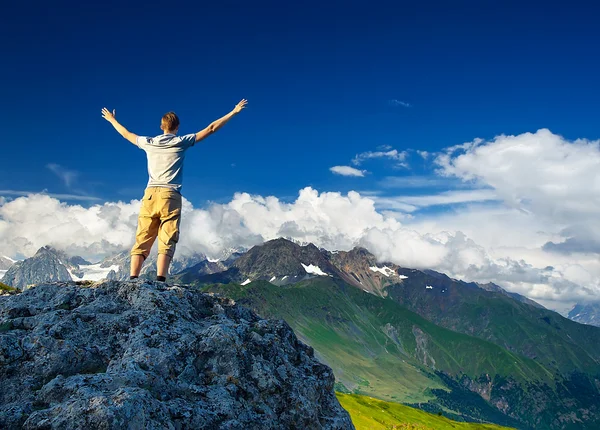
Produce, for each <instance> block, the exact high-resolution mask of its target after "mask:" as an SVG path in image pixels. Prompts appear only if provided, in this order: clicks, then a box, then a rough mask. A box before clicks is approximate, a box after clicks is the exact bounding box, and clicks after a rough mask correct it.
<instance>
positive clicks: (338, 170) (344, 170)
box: [329, 166, 366, 177]
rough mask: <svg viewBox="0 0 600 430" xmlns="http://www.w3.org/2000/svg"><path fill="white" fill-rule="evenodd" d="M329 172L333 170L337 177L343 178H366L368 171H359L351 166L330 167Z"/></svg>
mask: <svg viewBox="0 0 600 430" xmlns="http://www.w3.org/2000/svg"><path fill="white" fill-rule="evenodd" d="M329 170H331V171H332V172H333V173H335V174H336V175H342V176H361V177H362V176H365V173H366V171H365V170H358V169H355V168H354V167H350V166H333V167H330V168H329Z"/></svg>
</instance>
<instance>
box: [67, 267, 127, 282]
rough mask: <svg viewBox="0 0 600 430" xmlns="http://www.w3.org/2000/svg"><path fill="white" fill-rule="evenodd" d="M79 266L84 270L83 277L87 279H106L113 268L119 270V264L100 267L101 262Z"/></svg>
mask: <svg viewBox="0 0 600 430" xmlns="http://www.w3.org/2000/svg"><path fill="white" fill-rule="evenodd" d="M79 268H80V269H81V271H82V272H83V278H81V279H83V280H86V281H99V280H101V279H105V278H106V277H107V276H108V273H109V272H110V271H111V270H114V271H115V272H118V271H119V265H118V264H115V265H112V266H109V267H100V263H98V264H90V265H87V266H79ZM71 276H72V277H73V279H75V277H74V276H73V275H71Z"/></svg>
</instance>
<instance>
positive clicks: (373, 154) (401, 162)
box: [352, 149, 408, 167]
mask: <svg viewBox="0 0 600 430" xmlns="http://www.w3.org/2000/svg"><path fill="white" fill-rule="evenodd" d="M407 155H408V153H407V152H406V151H401V152H399V151H398V150H397V149H392V150H389V151H366V152H362V153H360V154H357V155H356V156H355V157H354V158H353V159H352V164H354V165H355V166H360V165H361V164H362V163H363V162H364V161H366V160H370V159H373V158H388V159H390V160H393V161H395V162H396V164H397V165H398V166H401V167H408V164H406V157H407Z"/></svg>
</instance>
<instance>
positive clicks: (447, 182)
mask: <svg viewBox="0 0 600 430" xmlns="http://www.w3.org/2000/svg"><path fill="white" fill-rule="evenodd" d="M378 185H379V186H380V187H383V188H441V187H443V188H446V189H449V188H459V187H462V186H463V182H462V181H461V180H459V179H452V178H444V177H440V176H433V175H430V176H423V175H405V176H386V177H385V178H383V179H382V180H380V181H379V182H378Z"/></svg>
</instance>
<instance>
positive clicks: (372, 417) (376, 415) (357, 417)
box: [336, 393, 509, 430]
mask: <svg viewBox="0 0 600 430" xmlns="http://www.w3.org/2000/svg"><path fill="white" fill-rule="evenodd" d="M336 395H337V398H338V400H339V401H340V404H341V405H342V407H343V408H344V409H346V410H347V411H348V413H349V414H350V417H351V418H352V422H353V424H354V426H355V427H356V430H392V429H393V430H445V429H465V430H479V429H481V430H502V429H504V430H508V429H509V427H502V426H497V425H494V424H478V423H462V422H458V421H453V420H450V419H448V418H445V417H443V416H439V415H433V414H430V413H427V412H424V411H421V410H419V409H414V408H411V407H409V406H404V405H401V404H399V403H391V402H384V401H382V400H378V399H374V398H372V397H367V396H360V395H357V394H342V393H336Z"/></svg>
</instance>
